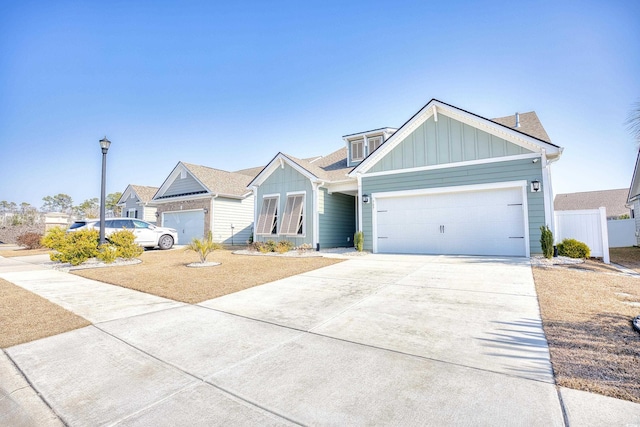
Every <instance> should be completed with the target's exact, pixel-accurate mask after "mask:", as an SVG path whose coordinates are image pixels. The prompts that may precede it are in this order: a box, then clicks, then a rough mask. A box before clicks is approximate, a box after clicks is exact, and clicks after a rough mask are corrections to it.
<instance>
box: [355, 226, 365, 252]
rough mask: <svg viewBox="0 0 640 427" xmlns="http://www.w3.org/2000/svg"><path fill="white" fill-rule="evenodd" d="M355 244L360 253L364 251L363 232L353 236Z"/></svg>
mask: <svg viewBox="0 0 640 427" xmlns="http://www.w3.org/2000/svg"><path fill="white" fill-rule="evenodd" d="M353 244H354V246H355V247H356V250H357V251H358V252H362V249H364V233H363V232H362V231H358V232H357V233H356V234H355V235H354V236H353Z"/></svg>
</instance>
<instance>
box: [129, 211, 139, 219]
mask: <svg viewBox="0 0 640 427" xmlns="http://www.w3.org/2000/svg"><path fill="white" fill-rule="evenodd" d="M127 218H138V210H137V209H129V210H128V211H127Z"/></svg>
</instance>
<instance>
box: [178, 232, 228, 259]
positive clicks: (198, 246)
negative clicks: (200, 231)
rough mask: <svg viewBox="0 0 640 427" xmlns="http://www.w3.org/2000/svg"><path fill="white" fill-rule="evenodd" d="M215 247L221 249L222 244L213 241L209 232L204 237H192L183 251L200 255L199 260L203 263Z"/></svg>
mask: <svg viewBox="0 0 640 427" xmlns="http://www.w3.org/2000/svg"><path fill="white" fill-rule="evenodd" d="M217 249H222V245H221V244H220V243H217V242H214V241H213V238H212V237H211V232H209V233H207V237H205V238H204V239H197V238H194V239H193V240H192V241H191V243H189V244H188V245H187V246H186V247H185V248H184V250H185V251H193V252H195V253H197V254H198V256H199V257H200V262H201V263H203V264H204V263H205V262H206V261H207V257H208V256H209V255H210V254H211V253H212V252H213V251H215V250H217Z"/></svg>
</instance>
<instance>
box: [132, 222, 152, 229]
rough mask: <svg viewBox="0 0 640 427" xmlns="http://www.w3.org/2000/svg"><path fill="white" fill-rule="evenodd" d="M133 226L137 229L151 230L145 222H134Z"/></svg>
mask: <svg viewBox="0 0 640 427" xmlns="http://www.w3.org/2000/svg"><path fill="white" fill-rule="evenodd" d="M133 225H134V226H135V227H136V228H149V224H147V223H146V222H144V221H133Z"/></svg>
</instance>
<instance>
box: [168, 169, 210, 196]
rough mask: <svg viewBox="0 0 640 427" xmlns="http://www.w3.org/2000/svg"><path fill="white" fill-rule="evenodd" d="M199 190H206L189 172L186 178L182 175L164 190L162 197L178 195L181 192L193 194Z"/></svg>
mask: <svg viewBox="0 0 640 427" xmlns="http://www.w3.org/2000/svg"><path fill="white" fill-rule="evenodd" d="M199 191H206V189H205V188H204V187H202V185H200V183H199V182H198V181H196V180H195V178H194V177H193V176H191V174H189V173H187V174H186V176H185V177H184V178H181V177H180V175H178V177H177V178H176V179H175V180H174V181H173V182H172V183H171V185H170V186H169V188H167V190H166V191H165V192H164V194H163V195H162V197H167V196H178V195H180V194H192V193H197V192H199Z"/></svg>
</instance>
